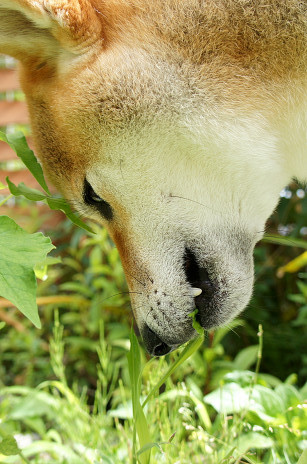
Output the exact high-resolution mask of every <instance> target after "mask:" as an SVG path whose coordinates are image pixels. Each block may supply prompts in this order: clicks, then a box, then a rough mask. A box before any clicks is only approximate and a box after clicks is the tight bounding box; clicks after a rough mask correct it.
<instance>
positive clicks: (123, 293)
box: [98, 292, 142, 303]
mask: <svg viewBox="0 0 307 464" xmlns="http://www.w3.org/2000/svg"><path fill="white" fill-rule="evenodd" d="M132 293H136V294H137V295H142V293H141V292H118V293H114V294H113V295H111V296H108V297H107V298H103V299H102V300H100V299H98V302H99V303H102V302H103V301H106V300H109V299H110V298H113V297H114V296H117V295H125V294H132Z"/></svg>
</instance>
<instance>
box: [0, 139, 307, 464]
mask: <svg viewBox="0 0 307 464" xmlns="http://www.w3.org/2000/svg"><path fill="white" fill-rule="evenodd" d="M12 140H13V139H10V140H9V141H10V143H11V144H13V142H12ZM14 143H15V142H14ZM20 143H21V144H23V141H22V140H21V139H20V140H18V138H17V142H16V143H15V144H13V145H14V147H15V148H16V151H18V150H19V148H20ZM23 148H24V146H23ZM21 151H22V150H21ZM33 163H34V161H33ZM30 164H31V163H30ZM33 165H34V164H33ZM36 168H37V166H36ZM36 168H35V169H36ZM8 184H9V187H10V190H11V193H14V194H16V195H23V196H24V197H26V198H28V199H30V200H35V201H36V200H37V201H41V200H43V201H46V202H47V203H49V201H50V198H51V196H50V194H49V192H47V191H46V190H45V193H41V192H38V191H34V190H30V189H28V188H27V187H26V186H24V185H22V184H20V185H19V186H17V187H16V186H14V184H12V183H10V181H9V180H8ZM42 196H43V197H44V198H42ZM51 201H52V200H51ZM61 202H62V200H60V203H57V200H56V204H57V205H60V204H61V205H62V204H63V203H61ZM291 203H293V207H292V206H291ZM298 206H299V211H298V212H296V213H293V210H295V209H297V208H298ZM65 208H66V207H65ZM65 208H61V209H65ZM286 210H287V214H285V211H286ZM298 214H299V219H298V220H297V223H298V224H299V227H296V225H295V226H293V227H292V226H291V227H292V229H291V227H290V226H287V227H290V229H291V233H292V234H293V236H294V238H295V241H294V239H292V238H291V239H290V238H289V237H285V238H284V239H283V240H282V241H285V240H286V243H287V244H290V245H295V246H293V247H292V246H291V247H290V248H285V246H284V245H283V246H281V245H279V243H280V242H281V240H280V238H276V233H274V234H273V236H270V237H267V239H268V240H267V243H265V244H263V243H262V244H261V245H260V246H259V247H258V248H257V249H256V253H255V255H256V275H257V277H258V286H257V287H256V291H255V296H254V298H253V301H252V302H251V305H250V308H249V310H248V311H247V313H246V315H244V316H243V317H244V319H243V320H239V321H234V322H233V323H231V324H230V325H229V326H228V327H227V328H223V329H219V330H217V331H216V332H215V333H213V332H210V333H209V334H208V335H207V336H206V338H205V340H204V341H203V342H202V345H201V346H200V347H198V345H200V344H201V341H202V340H201V338H199V339H197V340H195V341H193V342H191V344H189V345H187V346H186V347H184V348H182V349H181V350H178V351H176V352H175V353H171V354H170V355H168V356H166V357H165V358H162V359H152V360H151V361H149V362H146V356H147V355H146V354H145V353H144V351H143V349H142V348H140V347H139V345H138V343H137V341H136V338H135V336H134V335H130V341H129V333H130V329H129V324H127V319H129V316H128V306H129V305H128V293H129V292H128V291H127V287H126V284H125V280H124V276H123V272H122V268H121V265H120V261H119V256H118V252H117V250H116V248H115V247H114V246H113V244H112V243H111V241H110V239H109V238H108V236H107V234H106V231H105V230H100V229H98V227H96V226H95V225H92V226H91V230H93V231H94V232H96V234H95V235H93V234H87V235H84V233H83V232H82V231H81V230H74V231H73V230H72V228H71V225H69V224H68V223H67V222H66V223H64V224H62V225H61V227H60V229H59V230H57V231H56V232H55V234H54V235H53V237H54V241H55V242H56V244H57V250H56V251H53V252H52V256H56V255H55V253H60V254H61V258H62V262H61V264H60V265H58V264H55V265H54V266H52V267H51V268H48V269H47V268H46V262H44V257H43V256H42V257H39V258H38V259H35V261H36V262H35V263H31V264H37V263H38V262H39V261H41V263H40V264H41V269H38V267H37V266H36V267H35V270H36V275H38V276H40V277H44V280H43V281H41V282H40V283H39V285H38V292H37V301H38V304H39V305H40V307H41V309H40V315H41V318H42V320H43V325H42V330H41V331H40V332H38V331H37V330H36V329H35V328H34V327H32V326H31V324H30V323H29V321H28V320H27V319H22V324H20V322H19V319H20V318H21V315H18V313H16V311H15V310H10V313H9V314H10V315H9V318H6V319H5V320H6V321H7V323H0V388H1V391H0V437H2V438H0V440H1V441H0V462H3V463H15V464H19V463H24V462H25V463H29V462H31V463H33V464H35V463H37V464H42V463H43V462H50V463H54V464H66V463H69V464H74V463H82V464H86V463H91V464H97V463H114V464H118V463H119V462H120V463H122V462H124V463H127V464H128V463H133V462H134V463H137V462H138V463H141V464H145V463H146V464H147V463H149V462H150V464H155V463H163V462H165V463H170V464H175V463H178V464H179V463H180V464H184V463H187V462H192V463H195V464H197V463H198V462H200V463H205V464H222V463H226V464H227V463H229V464H230V463H239V462H245V463H246V462H249V463H265V464H278V463H282V464H284V463H287V464H289V463H290V464H292V463H293V464H295V463H296V462H297V460H298V458H299V456H300V454H301V452H302V450H303V449H304V448H306V442H307V438H306V425H307V424H306V422H307V419H306V403H305V402H304V401H306V397H307V387H306V385H304V384H303V378H304V376H305V377H306V373H307V359H306V356H305V358H304V355H303V354H302V350H301V347H302V346H304V341H305V339H306V306H307V283H306V274H305V273H304V272H300V273H299V274H298V273H297V272H298V270H299V269H298V267H297V261H296V262H295V264H294V266H296V268H295V272H294V273H291V272H289V269H290V270H293V263H294V261H293V260H294V258H295V257H296V256H297V254H298V249H297V248H296V247H297V246H302V247H304V246H305V242H303V241H302V240H301V239H299V238H298V237H299V232H300V230H301V229H302V228H303V226H304V224H306V223H307V221H305V219H306V218H307V202H306V197H304V198H303V199H302V200H300V201H298V200H297V198H294V199H293V198H292V199H291V200H290V201H287V203H286V207H285V201H284V199H283V201H282V203H281V205H280V207H279V209H278V210H277V212H276V215H275V219H274V218H273V219H272V222H271V229H272V230H273V232H278V231H279V230H278V227H277V226H276V229H277V230H275V231H274V227H275V226H274V224H278V223H280V222H281V220H283V222H285V221H287V219H286V217H289V218H291V217H292V216H293V217H294V219H293V224H295V220H296V218H297V216H298ZM280 215H281V216H283V219H282V218H281V217H280ZM301 216H302V217H303V219H302V218H301ZM304 218H305V219H304ZM289 220H290V219H289ZM5 221H7V220H5ZM274 221H275V222H274ZM291 221H292V219H291ZM304 221H305V222H304ZM14 227H15V226H14ZM16 227H17V231H18V230H19V229H18V226H16ZM18 233H19V232H18ZM48 246H50V243H49V245H48ZM272 254H274V255H275V257H274V262H273V261H272V259H271V256H272ZM301 258H303V259H304V255H303V254H302V255H301ZM301 262H303V264H302V267H301V270H302V271H304V268H305V267H306V264H304V261H303V260H302V259H301V260H300V263H301ZM281 270H282V272H281ZM32 272H33V266H32ZM261 274H262V279H261ZM281 274H282V275H281ZM275 288H276V289H277V292H276V293H274V290H273V289H275ZM46 295H47V296H46ZM284 295H288V299H286V300H285V299H284ZM280 308H281V310H280ZM0 311H1V307H0ZM255 311H256V313H255ZM0 316H1V315H0ZM101 320H103V321H104V324H103V325H102V323H101ZM259 320H262V321H263V325H264V340H263V359H262V364H261V371H262V373H261V374H260V373H259V366H260V360H261V355H262V331H259V332H258V330H257V329H258V321H259ZM52 328H53V329H52ZM52 330H53V337H52V338H51V339H49V334H50V333H51V332H52ZM238 335H239V337H238ZM196 348H199V349H198V350H196ZM49 351H50V355H51V359H49ZM127 355H128V358H129V361H127V358H126V356H127ZM255 365H256V368H255V372H253V371H252V370H251V368H252V367H253V366H255ZM179 366H180V369H179V368H178V367H179ZM264 372H265V373H264ZM290 374H291V375H290ZM280 378H282V379H283V382H282V381H281V380H280ZM76 379H78V381H76ZM297 380H299V381H300V388H299V387H298V386H296V385H297V383H296V382H297Z"/></svg>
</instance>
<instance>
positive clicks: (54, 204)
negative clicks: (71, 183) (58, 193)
mask: <svg viewBox="0 0 307 464" xmlns="http://www.w3.org/2000/svg"><path fill="white" fill-rule="evenodd" d="M47 203H48V205H49V208H51V209H55V210H60V211H63V213H65V214H66V216H67V217H68V219H70V220H71V222H73V223H74V224H75V225H76V226H78V227H80V228H81V229H84V230H87V231H88V232H91V233H92V234H94V233H95V232H94V231H93V229H91V228H90V227H89V226H87V225H86V224H85V223H84V222H83V221H81V219H79V218H78V216H77V215H76V214H75V213H73V212H72V210H71V207H70V206H69V204H68V203H67V202H66V200H65V199H64V198H55V197H47Z"/></svg>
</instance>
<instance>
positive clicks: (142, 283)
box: [125, 271, 146, 287]
mask: <svg viewBox="0 0 307 464" xmlns="http://www.w3.org/2000/svg"><path fill="white" fill-rule="evenodd" d="M125 274H128V275H130V277H132V278H133V279H134V280H136V281H137V282H138V283H139V284H141V285H143V287H146V284H144V282H142V281H141V280H139V279H137V278H136V277H135V276H134V275H132V274H130V273H129V272H127V271H125Z"/></svg>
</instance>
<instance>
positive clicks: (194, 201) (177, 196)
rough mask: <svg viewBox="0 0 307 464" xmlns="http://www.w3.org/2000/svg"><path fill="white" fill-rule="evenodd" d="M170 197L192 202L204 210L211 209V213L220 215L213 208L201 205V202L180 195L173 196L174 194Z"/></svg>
mask: <svg viewBox="0 0 307 464" xmlns="http://www.w3.org/2000/svg"><path fill="white" fill-rule="evenodd" d="M169 197H170V198H180V199H181V200H187V201H191V202H192V203H196V204H197V205H200V206H203V207H204V208H207V209H210V211H213V212H214V213H218V211H216V210H214V209H213V208H210V206H208V205H204V204H203V203H200V202H199V201H196V200H192V199H191V198H186V197H182V196H180V195H173V194H172V193H170V194H169Z"/></svg>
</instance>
